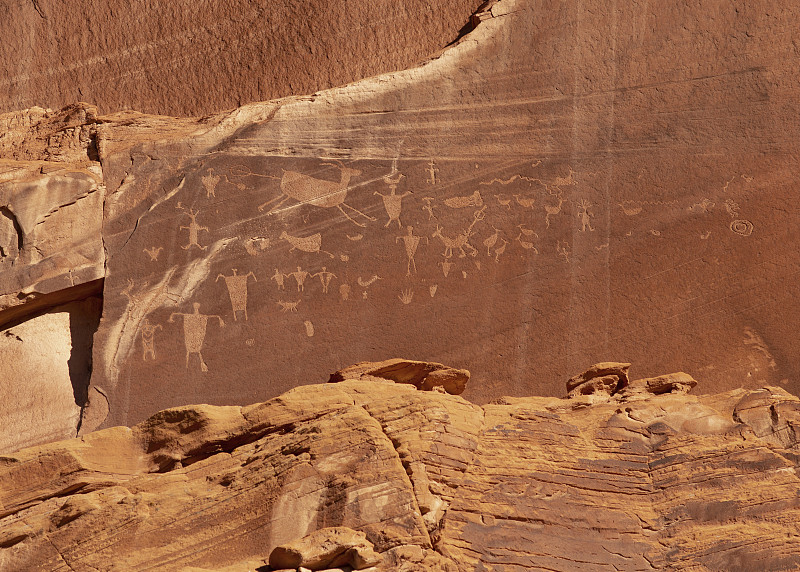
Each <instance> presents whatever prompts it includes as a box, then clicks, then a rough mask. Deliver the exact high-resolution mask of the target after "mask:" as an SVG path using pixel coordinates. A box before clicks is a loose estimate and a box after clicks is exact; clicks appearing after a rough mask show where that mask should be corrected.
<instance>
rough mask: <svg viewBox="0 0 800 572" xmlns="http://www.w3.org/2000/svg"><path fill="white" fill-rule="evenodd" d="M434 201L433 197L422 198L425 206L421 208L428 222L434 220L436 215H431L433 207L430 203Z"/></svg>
mask: <svg viewBox="0 0 800 572" xmlns="http://www.w3.org/2000/svg"><path fill="white" fill-rule="evenodd" d="M433 201H434V198H433V197H422V202H424V203H425V206H424V207H422V210H424V211H426V212H427V213H428V220H431V219H434V218H436V215H435V214H433V206H432V205H431V203H432V202H433Z"/></svg>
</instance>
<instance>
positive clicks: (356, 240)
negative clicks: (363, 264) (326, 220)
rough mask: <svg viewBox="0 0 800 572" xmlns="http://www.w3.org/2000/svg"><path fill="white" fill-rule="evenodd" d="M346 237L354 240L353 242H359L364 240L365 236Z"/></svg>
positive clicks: (347, 235)
mask: <svg viewBox="0 0 800 572" xmlns="http://www.w3.org/2000/svg"><path fill="white" fill-rule="evenodd" d="M345 236H346V237H347V240H352V241H353V242H358V241H359V240H361V239H362V238H364V235H363V234H357V235H355V236H350V235H349V234H346V235H345Z"/></svg>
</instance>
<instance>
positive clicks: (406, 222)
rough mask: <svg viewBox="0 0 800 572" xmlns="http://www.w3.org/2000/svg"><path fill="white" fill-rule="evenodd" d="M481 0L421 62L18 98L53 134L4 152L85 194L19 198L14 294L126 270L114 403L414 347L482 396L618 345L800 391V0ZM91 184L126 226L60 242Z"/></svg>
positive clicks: (241, 385)
mask: <svg viewBox="0 0 800 572" xmlns="http://www.w3.org/2000/svg"><path fill="white" fill-rule="evenodd" d="M181 6H183V5H182V4H180V5H176V8H175V9H176V10H178V11H180V10H183V8H182V7H181ZM453 9H456V8H453ZM43 10H44V11H45V13H46V8H43ZM387 10H388V8H387ZM181 13H182V12H181ZM156 16H158V17H161V16H159V15H154V16H153V17H156ZM476 20H480V21H481V22H480V25H479V26H478V27H477V28H476V29H475V30H474V31H472V32H470V33H469V34H467V35H466V36H464V37H463V38H462V39H461V41H460V42H458V43H457V44H455V45H453V46H451V47H450V48H448V49H446V50H444V51H443V52H442V53H441V54H440V55H439V57H437V58H435V59H433V60H430V61H428V62H426V63H425V64H424V65H421V66H418V67H415V68H411V69H408V70H405V71H402V72H397V73H391V74H384V75H382V76H377V77H372V78H369V79H365V80H362V81H359V82H356V83H353V84H350V85H347V86H345V87H340V88H336V89H331V90H327V91H322V92H318V93H314V94H313V95H309V96H302V97H300V96H297V97H288V98H284V99H281V100H275V101H272V102H267V103H255V104H248V105H244V106H242V107H240V108H238V109H236V110H235V111H231V112H224V113H219V114H217V115H210V116H205V117H202V118H188V119H187V118H184V119H174V118H169V117H163V116H153V115H145V114H141V113H135V112H130V111H123V112H118V113H114V114H98V113H97V112H95V111H94V110H93V109H92V107H91V106H89V105H86V104H83V105H78V106H75V107H70V108H68V109H67V110H64V111H61V112H53V113H51V112H48V111H46V110H43V109H41V108H39V109H32V110H29V111H27V112H20V113H17V114H15V115H13V117H12V118H10V119H8V122H7V125H8V126H9V130H11V131H14V130H16V129H22V130H23V131H24V132H25V133H28V131H30V133H28V134H27V135H26V134H23V135H21V136H17V134H15V133H17V132H16V131H14V133H9V134H8V136H5V135H3V137H2V139H4V140H5V141H6V143H3V144H0V149H2V152H3V153H4V155H3V156H4V157H8V158H10V159H13V160H14V161H15V162H16V163H17V164H18V163H23V165H22V166H15V167H14V168H15V169H22V170H23V171H24V176H22V175H21V177H22V179H21V180H25V181H28V182H26V183H25V185H27V184H28V183H30V184H31V185H34V186H37V187H42V186H44V187H47V186H48V185H51V184H53V185H56V186H58V188H59V189H61V190H63V194H62V193H61V192H59V193H58V197H59V200H58V201H55V202H54V203H52V204H51V203H49V202H48V203H47V204H42V205H32V206H27V207H26V206H23V208H22V211H23V212H26V213H27V215H28V217H29V219H28V220H30V221H33V222H32V223H31V224H33V227H31V225H30V224H28V225H27V226H26V225H25V224H21V223H20V224H19V227H20V229H22V234H20V232H19V231H18V230H17V229H16V227H15V223H14V221H13V220H12V219H11V218H8V217H6V218H7V220H6V222H0V237H1V238H2V240H4V241H5V242H6V243H7V245H8V246H7V250H8V252H9V253H12V254H11V256H17V254H16V253H15V252H16V251H15V250H14V248H13V243H14V240H13V238H14V236H15V233H16V236H17V237H19V236H21V235H24V234H25V233H28V236H30V237H31V241H32V242H31V243H30V248H33V250H32V251H31V250H28V251H26V248H29V247H28V246H26V247H25V248H21V249H20V248H19V247H18V248H17V250H18V251H26V252H28V253H29V255H30V256H31V257H32V258H31V261H30V263H29V262H24V263H23V262H20V264H17V265H15V266H14V267H13V271H12V272H11V274H9V275H3V276H2V281H3V283H4V284H7V286H6V287H5V290H4V291H3V292H2V294H0V295H10V297H9V298H7V299H6V298H4V300H5V301H6V302H5V303H6V305H9V304H11V303H15V304H16V301H17V300H20V299H21V298H19V297H20V296H22V298H26V294H25V293H26V292H45V291H50V290H51V289H56V290H55V291H51V292H50V293H51V294H53V295H55V294H57V293H63V292H67V291H68V288H73V286H69V285H71V284H72V281H74V283H75V286H74V288H78V287H82V286H87V285H89V284H95V285H96V286H97V285H99V284H98V282H97V281H96V280H94V279H95V278H99V277H102V278H103V279H104V282H103V283H102V288H103V297H104V307H103V321H102V323H101V326H100V329H99V330H98V332H97V335H96V336H95V345H94V362H93V372H92V388H91V390H90V395H105V396H107V398H108V418H107V419H106V420H105V423H106V425H107V426H108V425H115V424H133V423H137V422H140V421H142V420H144V419H146V418H147V417H148V416H149V415H152V414H153V413H154V412H156V411H158V410H159V409H163V408H165V407H171V406H178V405H181V404H185V403H189V402H208V403H212V404H219V405H225V404H236V403H247V402H252V401H259V400H263V399H266V398H268V397H271V396H275V395H278V394H280V393H281V392H283V391H285V390H287V389H289V388H290V387H292V386H294V385H297V384H298V383H303V382H304V381H305V380H308V379H324V376H325V375H327V374H328V373H329V372H331V371H336V370H338V369H340V368H341V367H343V366H344V365H346V364H349V363H355V362H357V361H360V360H380V359H384V358H385V356H387V355H409V356H414V357H415V358H417V359H420V360H424V361H430V362H448V363H458V364H459V365H462V366H463V367H465V368H467V369H468V370H469V371H471V372H472V374H473V375H475V376H476V377H478V378H479V379H481V380H483V381H482V383H480V384H470V385H469V386H468V387H467V388H466V389H465V391H464V396H466V397H468V398H470V399H472V400H474V401H476V402H480V403H487V402H490V401H492V400H494V399H496V398H498V397H500V396H501V395H506V394H513V395H529V394H546V395H553V396H555V395H561V394H562V391H563V385H562V382H563V379H564V377H565V372H574V371H580V368H581V367H583V366H584V365H585V364H587V363H594V362H598V361H600V360H601V359H604V357H606V356H615V359H620V360H623V359H624V360H626V361H633V362H636V363H637V364H639V367H640V368H641V369H640V372H641V375H642V376H650V377H651V376H654V375H657V374H658V373H661V372H663V371H689V372H695V373H696V375H697V376H698V377H701V378H702V381H703V385H702V387H700V388H699V390H700V391H705V392H712V393H713V392H719V391H722V390H726V389H732V388H736V387H740V386H743V387H747V388H750V389H756V388H760V387H762V386H765V385H771V386H776V387H777V386H781V387H784V388H785V389H787V390H789V391H790V392H792V393H795V394H796V393H798V391H800V385H798V384H800V376H798V372H800V355H798V352H797V351H796V348H795V347H794V345H793V342H791V341H790V340H793V336H794V332H793V330H792V327H793V326H792V324H794V323H796V322H797V321H798V317H799V316H800V305H798V304H800V303H798V302H797V300H800V296H798V295H796V294H797V292H795V290H796V289H798V288H800V285H798V282H797V280H794V275H795V273H796V271H797V263H796V260H795V259H796V255H795V253H796V252H797V251H798V249H799V248H800V244H798V240H800V239H798V234H797V233H796V232H795V229H796V224H795V223H796V218H797V216H796V215H797V208H796V200H795V191H794V186H795V181H796V180H798V170H797V162H796V161H795V160H794V158H795V157H796V156H797V155H798V150H797V146H798V142H800V124H798V122H797V121H796V120H795V119H796V117H797V116H798V114H799V113H800V110H799V107H800V103H798V102H800V98H798V93H797V88H796V86H798V85H800V81H798V79H799V78H800V76H799V75H798V74H800V71H798V69H797V66H794V65H792V62H793V61H794V60H795V59H796V57H795V56H796V52H797V47H796V46H795V44H794V43H793V42H792V40H791V34H786V33H785V30H792V29H796V28H798V27H800V14H798V12H797V11H796V10H793V9H791V8H787V6H786V4H785V2H780V1H778V0H769V1H768V2H767V3H766V4H764V3H761V4H760V5H759V6H757V7H756V6H738V5H737V6H734V5H732V4H730V5H726V6H724V7H722V8H720V7H719V6H717V5H713V6H712V5H710V4H707V3H702V2H701V3H683V4H681V5H680V6H674V5H673V4H671V3H657V4H653V3H644V4H643V3H628V4H626V5H625V6H623V7H620V6H615V7H614V9H611V8H608V9H605V8H604V7H603V6H599V5H598V6H594V5H592V6H589V5H587V4H585V3H578V2H561V1H558V2H556V1H555V0H542V1H538V0H537V1H534V0H501V1H500V2H496V3H493V4H490V5H487V6H486V8H485V10H484V12H483V14H482V16H481V17H479V18H476ZM180 21H181V20H180V18H178V19H177V20H176V22H180ZM243 21H249V20H247V18H244V20H243ZM258 29H259V30H260V29H261V28H258ZM642 30H647V34H644V33H643V32H642ZM142 33H143V34H145V35H146V34H148V33H150V32H146V31H143V32H142ZM254 33H255V32H254ZM259 33H260V32H259ZM398 33H404V32H402V31H400V32H398ZM408 33H412V32H408ZM413 33H416V32H413ZM148 41H149V40H148ZM143 45H149V44H148V43H147V42H145V43H144V44H143ZM148 53H150V52H148ZM115 61H117V60H115ZM109 65H110V64H109ZM209 67H210V68H213V65H212V64H210V63H209ZM186 69H187V70H192V73H197V74H198V75H200V76H203V78H204V79H205V74H206V72H207V70H206V69H205V68H200V69H198V68H197V67H192V66H187V67H186ZM178 75H180V74H178ZM101 83H102V82H101ZM98 85H99V84H98ZM137 85H138V84H137ZM215 85H221V86H223V87H222V88H220V89H223V90H225V89H229V87H230V86H228V85H226V84H225V83H224V81H223V82H220V83H219V84H215ZM211 91H213V89H211ZM200 93H201V94H202V96H203V97H205V94H206V93H207V92H206V91H203V92H200ZM209 97H211V99H214V97H215V96H213V95H210V96H209ZM687 101H688V102H690V103H688V104H687ZM12 123H13V125H14V127H13V129H12ZM26 130H28V131H26ZM31 134H32V135H31ZM97 160H99V163H98V162H97ZM38 161H42V162H43V163H42V164H39V163H38ZM54 165H58V167H57V169H61V171H58V170H56V171H52V172H51V171H50V169H53V168H54ZM42 168H44V171H45V172H42ZM98 168H100V171H99V172H100V175H98V174H97V170H98ZM89 173H94V175H95V176H96V177H98V178H97V179H96V180H95V179H93V178H91V177H90V176H89ZM9 176H10V177H11V178H10V179H9V183H8V184H11V185H13V189H11V187H8V188H9V189H11V190H10V191H8V192H9V193H10V194H9V195H8V196H9V197H11V198H13V199H14V200H15V201H16V200H17V199H16V197H17V195H19V194H20V193H23V191H24V189H23V187H24V186H25V185H23V184H22V183H20V181H18V180H17V178H16V175H13V176H12V175H9ZM31 181H32V182H31ZM67 183H68V184H67ZM4 184H5V183H4ZM59 185H60V186H59ZM92 185H95V186H96V188H97V190H95V191H93V190H92V189H94V188H95V186H92ZM100 185H102V188H101V187H100ZM25 188H27V187H25ZM0 191H2V189H0ZM39 192H40V191H37V193H39ZM86 193H88V194H86ZM84 194H86V196H84ZM11 195H13V197H12V196H11ZM3 196H4V197H5V196H6V195H3ZM79 197H84V198H79ZM11 198H9V199H7V200H8V201H11ZM62 199H63V200H67V201H73V200H76V201H77V202H75V203H74V204H73V205H72V206H66V207H63V206H59V205H63V204H64V203H63V201H62ZM101 199H102V200H101ZM5 200H6V199H5V198H4V201H5ZM93 201H94V202H93ZM44 202H47V201H43V203H44ZM15 204H16V203H15ZM84 204H85V205H90V204H91V205H92V206H91V208H89V207H79V208H78V205H84ZM56 207H58V208H57V212H56V213H53V214H52V216H46V215H47V213H49V212H50V210H51V209H53V208H56ZM72 207H76V212H80V213H81V216H82V217H84V218H86V220H87V221H93V222H92V224H93V225H96V221H98V220H101V221H102V236H101V237H100V240H97V237H96V236H94V238H93V239H92V240H94V242H92V241H89V242H86V243H85V246H86V248H85V251H84V250H80V249H78V250H79V254H75V255H74V256H72V255H70V254H69V253H71V252H74V251H76V248H75V247H74V246H73V245H74V244H75V243H76V242H77V241H78V238H77V237H73V238H70V239H69V240H66V241H65V242H61V241H59V242H58V244H45V247H46V248H49V249H50V250H47V251H46V252H47V253H48V257H47V258H46V259H45V260H38V261H37V260H34V259H35V258H36V256H38V254H36V252H35V251H36V248H34V247H35V246H37V245H38V241H39V239H40V238H42V237H44V236H45V235H44V234H41V235H40V233H38V232H36V227H37V225H38V226H41V227H42V228H44V226H43V225H49V224H53V225H54V226H55V227H56V228H55V229H54V230H53V231H52V232H61V233H62V234H64V233H67V231H66V230H65V229H66V228H68V227H69V225H68V224H67V223H68V222H69V220H74V218H73V217H72V215H68V212H69V211H70V209H72ZM100 207H102V213H101V214H96V213H98V212H99V210H97V209H99V208H100ZM14 208H17V207H16V206H14ZM93 209H94V210H93ZM14 212H15V211H14ZM92 213H95V214H92ZM4 216H5V215H4ZM15 216H16V215H15ZM65 218H66V219H69V220H64V219H65ZM51 219H52V220H51ZM81 220H82V219H81ZM9 221H10V222H9ZM41 221H44V222H41ZM31 228H33V229H34V231H33V234H30V233H31ZM88 228H89V226H88V222H87V229H88ZM83 232H84V229H83V228H81V229H80V232H79V233H77V235H82V234H81V233H83ZM87 232H88V230H87ZM49 233H50V231H48V235H49ZM90 234H91V233H90ZM34 238H35V240H34ZM23 242H24V240H23ZM17 244H18V243H17ZM98 245H102V247H103V248H102V249H100V248H99V247H98ZM62 247H63V248H66V253H65V251H64V250H62ZM4 248H5V247H4ZM99 253H102V257H100V256H99ZM23 254H25V252H23ZM25 255H26V256H27V255H28V254H25ZM21 260H22V259H21ZM75 264H78V267H74V266H75ZM68 265H69V266H68ZM87 281H88V282H87ZM778 285H779V286H778ZM63 288H67V290H64V289H63ZM34 297H35V296H34ZM26 299H27V298H26ZM62 301H63V300H62ZM51 303H52V300H51ZM18 305H19V306H22V307H24V306H26V305H27V304H18ZM33 308H34V307H33V306H28V309H27V310H25V311H26V312H31V311H32V310H33ZM25 315H26V316H30V315H31V314H30V313H28V314H25ZM772 316H781V319H780V320H777V319H773V318H772ZM21 317H22V316H21V315H20V314H18V315H17V318H21ZM0 319H1V317H0ZM543 348H546V349H547V351H543ZM528 372H530V373H528ZM253 379H259V380H263V382H261V383H259V384H254V383H253ZM604 387H605V385H604V384H603V383H602V382H600V381H598V382H597V387H596V388H593V389H592V390H593V391H594V390H597V393H595V394H594V395H595V396H596V399H601V398H602V396H603V395H606V390H604V389H603V388H604ZM587 389H588V388H587ZM695 391H697V390H695ZM629 397H633V393H629ZM579 401H580V400H579ZM576 403H577V402H576ZM95 411H96V412H99V411H101V409H96V410H95ZM98 415H99V413H98Z"/></svg>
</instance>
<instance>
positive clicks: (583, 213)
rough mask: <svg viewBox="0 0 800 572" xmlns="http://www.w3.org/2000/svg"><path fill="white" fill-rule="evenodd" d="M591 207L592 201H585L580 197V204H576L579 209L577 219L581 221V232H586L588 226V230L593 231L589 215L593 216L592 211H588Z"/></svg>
mask: <svg viewBox="0 0 800 572" xmlns="http://www.w3.org/2000/svg"><path fill="white" fill-rule="evenodd" d="M591 207H592V203H590V202H589V201H587V200H586V199H581V202H580V204H578V208H579V209H580V211H579V212H578V219H580V221H581V232H586V229H587V228H588V229H589V230H590V231H592V232H594V229H593V228H592V219H591V217H592V216H594V215H592V213H590V212H589V209H590V208H591Z"/></svg>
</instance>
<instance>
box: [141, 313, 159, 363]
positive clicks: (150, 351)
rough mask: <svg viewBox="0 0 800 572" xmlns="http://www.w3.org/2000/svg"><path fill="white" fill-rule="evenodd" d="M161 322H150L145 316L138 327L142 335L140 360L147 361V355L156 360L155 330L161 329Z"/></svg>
mask: <svg viewBox="0 0 800 572" xmlns="http://www.w3.org/2000/svg"><path fill="white" fill-rule="evenodd" d="M162 329H163V328H162V327H161V324H151V323H150V320H148V319H147V318H145V319H144V320H143V321H142V325H141V326H140V327H139V334H140V335H141V336H142V361H147V356H148V355H149V356H150V359H152V360H153V361H155V360H156V332H157V331H158V330H162Z"/></svg>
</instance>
